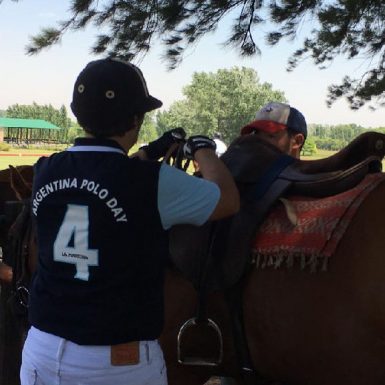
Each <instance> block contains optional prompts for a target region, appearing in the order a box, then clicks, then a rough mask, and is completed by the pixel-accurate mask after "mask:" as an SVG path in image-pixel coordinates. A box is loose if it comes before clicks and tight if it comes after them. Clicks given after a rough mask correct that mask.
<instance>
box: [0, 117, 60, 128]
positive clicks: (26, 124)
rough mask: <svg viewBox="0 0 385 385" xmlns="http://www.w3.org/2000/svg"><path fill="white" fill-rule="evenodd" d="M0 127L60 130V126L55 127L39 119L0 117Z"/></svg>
mask: <svg viewBox="0 0 385 385" xmlns="http://www.w3.org/2000/svg"><path fill="white" fill-rule="evenodd" d="M0 127H4V128H30V129H34V128H41V129H45V130H61V128H60V127H57V126H55V125H54V124H52V123H50V122H47V121H45V120H41V119H18V118H0Z"/></svg>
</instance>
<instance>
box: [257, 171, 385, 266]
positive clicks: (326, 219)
mask: <svg viewBox="0 0 385 385" xmlns="http://www.w3.org/2000/svg"><path fill="white" fill-rule="evenodd" d="M384 179H385V174H383V173H378V174H369V175H367V176H366V177H365V178H364V179H363V180H362V181H361V183H359V184H358V185H357V186H356V187H354V188H353V189H351V190H348V191H345V192H343V193H341V194H337V195H334V196H331V197H326V198H322V199H314V198H309V197H302V196H301V197H299V196H292V197H290V198H289V199H288V202H289V203H288V205H287V204H286V205H284V204H283V203H278V204H277V205H276V206H275V207H274V208H273V210H272V211H271V212H270V213H269V215H268V216H267V218H266V219H265V221H264V222H263V224H262V225H261V227H260V229H259V231H258V233H257V235H256V238H255V240H254V242H253V247H252V255H253V260H254V262H255V264H256V267H257V268H266V267H273V268H279V267H281V266H286V267H287V268H291V267H293V266H294V265H298V264H299V265H300V267H301V269H305V268H310V271H312V272H314V271H317V270H321V271H326V270H327V263H328V260H329V258H330V257H331V256H332V255H333V253H334V251H335V249H336V247H337V245H338V243H339V241H340V240H341V239H342V237H343V235H344V233H345V231H346V229H347V227H348V225H349V223H350V221H351V219H352V218H353V216H354V214H355V213H356V211H357V208H358V207H359V206H360V204H361V203H362V202H363V200H364V199H365V197H366V196H367V195H368V194H369V193H370V192H371V191H372V190H373V189H374V188H375V187H376V186H377V185H378V184H379V183H381V182H382V181H384ZM288 206H289V207H290V210H289V211H293V210H294V213H295V215H294V217H296V224H293V221H290V219H289V217H292V215H290V214H289V213H288V211H287V207H288Z"/></svg>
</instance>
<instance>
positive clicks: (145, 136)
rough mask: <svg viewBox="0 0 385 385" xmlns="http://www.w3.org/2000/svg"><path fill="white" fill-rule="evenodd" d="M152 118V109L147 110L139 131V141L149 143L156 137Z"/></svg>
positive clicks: (153, 115)
mask: <svg viewBox="0 0 385 385" xmlns="http://www.w3.org/2000/svg"><path fill="white" fill-rule="evenodd" d="M154 118H155V112H154V111H151V112H148V113H147V114H146V115H144V121H143V124H142V127H141V128H140V131H139V142H140V143H149V142H151V141H152V140H154V139H156V138H157V137H158V133H157V131H156V126H155V119H154Z"/></svg>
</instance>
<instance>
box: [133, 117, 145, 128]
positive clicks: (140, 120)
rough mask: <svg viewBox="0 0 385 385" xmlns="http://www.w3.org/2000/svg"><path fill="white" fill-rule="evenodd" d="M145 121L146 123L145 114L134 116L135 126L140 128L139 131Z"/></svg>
mask: <svg viewBox="0 0 385 385" xmlns="http://www.w3.org/2000/svg"><path fill="white" fill-rule="evenodd" d="M143 121H144V114H135V115H134V124H135V127H136V128H138V130H139V129H140V127H141V126H142V124H143Z"/></svg>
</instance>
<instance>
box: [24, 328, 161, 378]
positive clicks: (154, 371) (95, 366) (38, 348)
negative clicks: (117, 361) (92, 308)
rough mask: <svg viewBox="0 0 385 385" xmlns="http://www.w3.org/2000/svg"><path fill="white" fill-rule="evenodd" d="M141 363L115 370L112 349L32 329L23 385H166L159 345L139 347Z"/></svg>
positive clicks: (155, 342) (142, 342) (141, 345)
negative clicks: (85, 344) (88, 344)
mask: <svg viewBox="0 0 385 385" xmlns="http://www.w3.org/2000/svg"><path fill="white" fill-rule="evenodd" d="M139 350H140V362H139V364H136V365H124V366H112V365H111V357H110V352H111V349H110V346H83V345H77V344H75V343H73V342H71V341H68V340H65V339H63V338H60V337H57V336H54V335H52V334H49V333H45V332H43V331H40V330H38V329H36V328H34V327H32V328H31V329H30V330H29V332H28V337H27V340H26V342H25V344H24V349H23V355H22V365H21V371H20V379H21V385H167V375H166V366H165V362H164V358H163V353H162V350H161V347H160V345H159V343H158V341H141V342H140V343H139Z"/></svg>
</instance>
